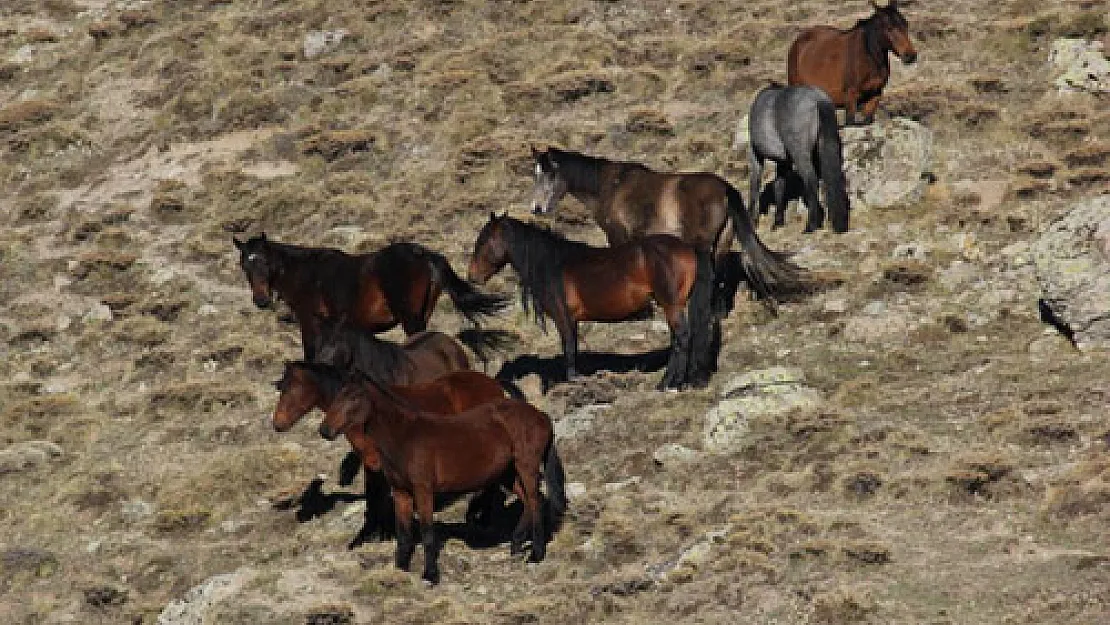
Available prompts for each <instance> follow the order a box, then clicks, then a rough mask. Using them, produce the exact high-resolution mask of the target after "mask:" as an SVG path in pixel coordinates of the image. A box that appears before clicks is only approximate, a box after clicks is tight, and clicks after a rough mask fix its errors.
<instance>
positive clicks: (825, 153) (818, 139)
mask: <svg viewBox="0 0 1110 625" xmlns="http://www.w3.org/2000/svg"><path fill="white" fill-rule="evenodd" d="M748 132H749V141H748V159H749V162H750V164H751V173H750V176H751V178H750V182H751V197H752V198H759V197H760V196H761V194H760V187H761V185H762V182H763V163H764V161H767V160H772V161H775V180H774V182H773V183H772V187H773V189H774V196H775V207H776V208H775V221H774V227H776V228H777V227H779V226H782V225H783V222H784V221H785V216H786V199H787V198H786V183H787V180H788V179H789V177H790V173H791V172H792V171H793V172H795V173H797V174H798V175H799V176H800V177H801V179H802V184H803V192H802V197H803V199H804V201H805V204H806V207H807V208H809V217H808V218H807V219H806V227H805V231H806V232H813V231H814V230H817V229H819V228H821V227H822V226H823V225H824V223H825V209H824V207H822V206H821V202H820V201H819V200H818V199H817V188H818V181H819V180H820V181H822V182H824V183H825V203H826V204H827V205H828V209H829V220H830V221H831V222H832V227H833V230H835V231H836V232H847V230H848V210H849V204H848V187H847V183H846V182H845V180H844V163H843V155H842V153H841V145H840V131H839V130H838V129H837V125H836V107H835V106H834V105H833V102H832V100H831V99H830V98H829V96H828V95H827V94H826V93H825V92H824V91H822V90H820V89H818V88H817V87H808V86H805V85H793V86H786V87H784V86H782V85H771V86H769V87H766V88H764V89H763V90H762V91H760V92H759V93H758V94H757V95H756V96H755V100H753V101H752V107H751V111H750V112H749V114H748ZM759 208H760V203H759V202H758V201H757V200H756V199H753V200H752V205H751V213H752V223H753V224H758V223H759Z"/></svg>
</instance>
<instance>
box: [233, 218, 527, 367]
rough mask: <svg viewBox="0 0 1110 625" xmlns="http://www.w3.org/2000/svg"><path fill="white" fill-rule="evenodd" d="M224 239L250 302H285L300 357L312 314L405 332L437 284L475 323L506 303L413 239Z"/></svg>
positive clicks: (431, 301) (309, 348)
mask: <svg viewBox="0 0 1110 625" xmlns="http://www.w3.org/2000/svg"><path fill="white" fill-rule="evenodd" d="M232 241H233V242H234V243H235V247H236V248H238V250H239V265H240V266H241V267H242V269H243V272H244V273H245V274H246V276H247V280H248V282H250V287H251V293H252V297H253V299H254V303H255V305H256V306H258V307H259V308H269V307H271V306H272V305H273V301H274V297H275V296H277V297H280V298H281V299H283V300H285V301H286V302H287V303H288V304H289V307H290V308H291V309H292V310H293V315H294V316H296V318H297V323H298V324H299V325H300V329H301V340H302V346H303V348H304V355H305V359H306V360H312V359H313V357H314V356H315V353H316V343H317V338H318V335H319V330H318V328H317V327H316V319H317V318H318V316H320V317H344V318H346V319H348V320H349V321H350V323H353V324H355V325H358V326H359V327H362V328H365V329H366V330H368V331H370V332H384V331H386V330H389V329H390V328H393V327H395V326H397V325H398V324H400V325H401V327H402V328H403V329H404V331H405V333H406V334H415V333H417V332H423V331H424V330H425V329H426V328H427V326H428V319H429V318H430V317H431V315H432V311H433V310H435V303H436V300H437V299H438V298H439V296H440V294H441V293H443V292H446V293H447V295H448V296H449V297H450V298H451V301H452V302H453V303H454V304H455V308H457V309H458V310H459V312H460V313H462V314H463V316H464V317H466V318H467V319H468V320H469V321H470V322H471V323H474V324H475V325H477V324H478V321H479V319H480V318H481V317H482V316H486V315H492V314H495V313H497V312H499V311H500V310H501V309H502V308H504V306H505V305H506V303H507V302H506V301H505V300H504V299H502V298H500V297H497V296H493V295H486V294H484V293H481V292H479V291H477V290H476V289H474V287H472V286H470V285H469V284H467V283H466V282H464V281H463V280H462V279H461V278H459V276H458V275H457V274H456V273H455V270H454V269H452V268H451V265H450V263H448V262H447V259H446V258H445V257H444V256H443V255H442V254H439V253H437V252H434V251H432V250H429V249H428V248H426V247H424V246H422V245H418V244H416V243H406V242H400V243H391V244H390V245H387V246H386V247H384V248H382V249H381V250H378V251H377V252H373V253H369V254H347V253H346V252H343V251H341V250H337V249H334V248H327V247H304V246H300V245H290V244H286V243H279V242H277V241H271V240H270V239H268V238H266V234H265V233H262V234H259V235H257V236H254V237H251V238H250V239H247V240H246V241H240V240H239V239H238V238H235V237H233V238H232Z"/></svg>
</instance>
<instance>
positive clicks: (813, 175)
mask: <svg viewBox="0 0 1110 625" xmlns="http://www.w3.org/2000/svg"><path fill="white" fill-rule="evenodd" d="M795 168H796V171H797V172H798V175H799V176H801V177H802V185H803V190H802V197H803V198H804V200H805V204H806V208H808V209H809V216H808V217H807V218H806V228H805V232H813V231H815V230H819V229H820V228H822V227H823V226H824V225H825V208H824V207H823V206H821V202H820V201H819V200H818V198H817V170H816V169H815V168H814V167H813V163H812V162H811V161H810V160H809V159H808V158H807V159H801V160H799V161H798V162H797V163H795Z"/></svg>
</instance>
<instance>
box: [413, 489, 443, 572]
mask: <svg viewBox="0 0 1110 625" xmlns="http://www.w3.org/2000/svg"><path fill="white" fill-rule="evenodd" d="M434 513H435V499H434V497H433V496H432V491H431V489H424V490H420V491H417V492H416V514H417V515H419V517H420V542H421V543H422V544H423V545H424V573H423V575H421V578H423V580H424V581H426V582H428V583H429V584H433V585H434V584H438V583H439V562H438V560H439V551H438V549H437V545H436V532H435V520H434V519H433V518H432V516H433V514H434Z"/></svg>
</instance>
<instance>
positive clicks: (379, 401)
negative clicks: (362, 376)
mask: <svg viewBox="0 0 1110 625" xmlns="http://www.w3.org/2000/svg"><path fill="white" fill-rule="evenodd" d="M364 389H365V392H366V400H367V406H366V409H365V410H364V411H363V414H364V415H365V419H364V420H363V421H361V422H356V423H352V424H351V427H357V428H361V429H363V430H364V431H365V433H366V434H367V435H368V436H372V437H373V438H374V442H375V443H376V444H377V445H378V447H379V448H380V449H381V451H382V455H383V456H387V457H393V456H395V455H396V450H397V449H398V448H399V447H400V445H401V443H402V442H403V441H404V440H405V438H406V436H405V432H406V430H407V429H408V426H409V425H410V424H411V423H412V422H413V421H414V420H415V418H416V416H417V414H416V413H415V412H413V409H412V408H411V407H409V406H404V405H402V404H401V403H400V401H399V400H398V398H397V397H396V396H395V395H394V394H393V393H391V392H389V391H387V390H386V387H385V386H383V385H381V384H379V383H376V382H366V383H365V386H364Z"/></svg>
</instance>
